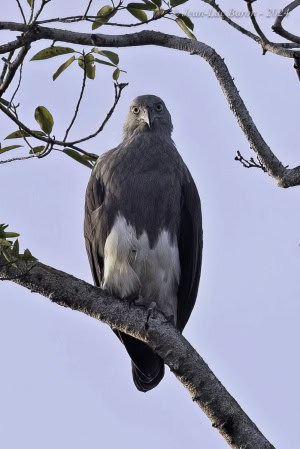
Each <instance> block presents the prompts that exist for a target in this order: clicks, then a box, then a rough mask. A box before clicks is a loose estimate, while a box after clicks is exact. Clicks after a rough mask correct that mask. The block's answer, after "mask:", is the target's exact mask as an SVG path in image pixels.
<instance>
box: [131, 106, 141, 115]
mask: <svg viewBox="0 0 300 449" xmlns="http://www.w3.org/2000/svg"><path fill="white" fill-rule="evenodd" d="M131 112H133V113H134V114H138V113H139V112H140V108H139V107H138V106H133V107H132V108H131Z"/></svg>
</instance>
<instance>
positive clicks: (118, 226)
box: [103, 215, 180, 322]
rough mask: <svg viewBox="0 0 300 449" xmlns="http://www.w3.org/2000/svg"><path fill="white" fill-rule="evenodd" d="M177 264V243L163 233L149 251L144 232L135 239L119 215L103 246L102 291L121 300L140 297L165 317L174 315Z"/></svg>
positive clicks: (128, 226) (175, 308)
mask: <svg viewBox="0 0 300 449" xmlns="http://www.w3.org/2000/svg"><path fill="white" fill-rule="evenodd" d="M179 279H180V263H179V253H178V247H177V244H175V243H171V238H170V235H169V233H168V231H166V230H162V232H161V233H160V234H159V236H158V239H157V242H156V244H155V246H154V247H153V248H150V245H149V239H148V236H147V234H146V232H143V234H142V235H141V236H140V237H139V238H137V236H136V232H135V229H134V228H133V227H132V226H131V225H129V224H128V223H127V222H126V220H125V218H124V217H123V216H121V215H118V216H117V218H116V220H115V223H114V225H113V227H112V230H111V232H110V234H109V235H108V237H107V239H106V242H105V247H104V281H103V288H106V289H107V290H109V291H110V292H111V293H114V294H116V295H118V296H119V297H120V298H124V297H127V296H131V295H135V294H136V295H141V296H142V298H143V299H144V300H145V302H146V303H149V304H150V303H151V302H152V301H155V302H156V304H157V307H158V308H159V309H160V310H161V311H162V312H163V313H164V314H165V315H166V316H168V317H169V316H172V315H173V317H174V320H175V322H176V316H177V289H178V284H179Z"/></svg>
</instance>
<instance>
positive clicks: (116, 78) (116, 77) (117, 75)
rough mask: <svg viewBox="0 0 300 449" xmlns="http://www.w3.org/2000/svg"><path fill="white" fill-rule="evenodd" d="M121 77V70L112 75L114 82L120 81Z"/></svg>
mask: <svg viewBox="0 0 300 449" xmlns="http://www.w3.org/2000/svg"><path fill="white" fill-rule="evenodd" d="M119 76H120V69H118V68H116V70H115V71H114V73H113V75H112V77H113V80H115V81H117V80H118V79H119Z"/></svg>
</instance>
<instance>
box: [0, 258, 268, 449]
mask: <svg viewBox="0 0 300 449" xmlns="http://www.w3.org/2000/svg"><path fill="white" fill-rule="evenodd" d="M0 279H3V280H5V279H8V280H13V282H16V283H17V284H20V285H22V286H23V287H25V288H28V289H29V290H31V291H33V292H36V293H40V294H41V295H43V296H46V297H47V298H49V299H50V300H51V301H53V302H55V303H56V304H59V305H61V306H64V307H68V308H71V309H73V310H78V311H80V312H83V313H85V314H87V315H89V316H91V317H93V318H96V319H97V320H100V321H102V322H104V323H106V324H108V325H109V326H111V327H112V328H115V329H118V330H120V331H122V332H126V333H127V334H129V335H132V336H134V337H136V338H138V339H140V340H142V341H145V342H146V343H147V344H149V346H151V348H153V349H154V350H155V351H156V352H157V353H158V354H159V355H160V356H161V357H162V359H163V360H164V362H165V363H166V364H167V365H168V366H169V367H170V369H171V371H172V372H173V373H174V374H175V376H176V377H177V379H178V380H179V381H180V382H181V383H182V384H183V385H184V386H185V387H186V388H187V390H188V391H189V393H190V394H191V396H192V398H193V401H195V402H196V403H197V404H198V405H199V406H200V407H201V408H202V410H203V411H204V412H205V413H206V414H207V416H208V417H209V418H210V420H211V421H212V424H213V426H214V427H216V428H217V429H218V430H219V432H220V433H221V435H222V436H223V437H224V438H225V439H226V441H227V442H228V443H229V445H230V446H231V447H232V448H235V449H238V448H241V447H249V448H254V447H255V448H260V449H262V448H264V449H272V448H273V449H274V446H272V445H271V444H270V443H269V442H268V441H267V440H266V438H265V437H264V436H263V435H262V434H261V432H260V431H259V430H258V428H257V427H256V426H255V424H254V423H253V422H252V421H251V420H250V419H249V417H248V416H247V415H246V414H245V412H244V411H243V410H242V409H241V408H240V406H239V405H238V403H237V402H236V401H235V399H233V398H232V396H231V395H230V394H229V393H228V392H227V390H226V389H225V388H224V387H223V385H222V384H221V383H220V382H219V381H218V379H217V378H216V377H215V375H214V374H213V373H212V371H211V370H210V369H209V367H208V366H207V365H206V363H205V362H204V360H203V359H202V358H201V357H200V355H199V354H197V352H196V351H195V349H194V348H193V347H192V346H191V345H190V344H189V343H188V341H187V340H186V339H185V338H184V337H183V336H182V335H181V334H180V333H179V332H178V331H177V330H176V329H175V328H174V327H173V326H172V325H171V324H170V323H167V322H166V320H165V319H164V317H163V316H161V315H159V316H158V317H157V318H155V319H151V318H150V320H149V328H147V330H146V329H145V322H146V319H147V312H146V310H145V309H144V308H142V307H137V306H134V305H132V306H131V307H130V308H129V306H128V303H127V302H126V301H124V300H123V301H122V300H119V299H116V298H113V297H112V296H109V295H108V294H107V293H106V292H105V291H103V290H101V289H99V288H97V287H93V286H92V285H90V284H88V283H86V282H84V281H82V280H79V279H76V278H75V277H73V276H71V275H69V274H67V273H64V272H62V271H58V270H56V269H54V268H51V267H49V266H47V265H43V264H41V263H37V262H31V263H25V262H19V263H18V267H17V268H14V267H12V266H11V265H9V264H8V263H7V262H5V261H4V260H3V259H1V257H0Z"/></svg>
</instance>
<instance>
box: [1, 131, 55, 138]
mask: <svg viewBox="0 0 300 449" xmlns="http://www.w3.org/2000/svg"><path fill="white" fill-rule="evenodd" d="M32 132H33V133H34V134H36V135H37V136H38V137H40V136H45V135H46V134H45V133H43V131H32ZM21 137H34V136H31V134H29V133H28V132H27V131H23V130H22V129H21V130H20V129H19V130H18V131H14V132H13V133H11V134H9V135H8V136H6V137H5V139H4V140H6V139H20V138H21Z"/></svg>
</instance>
